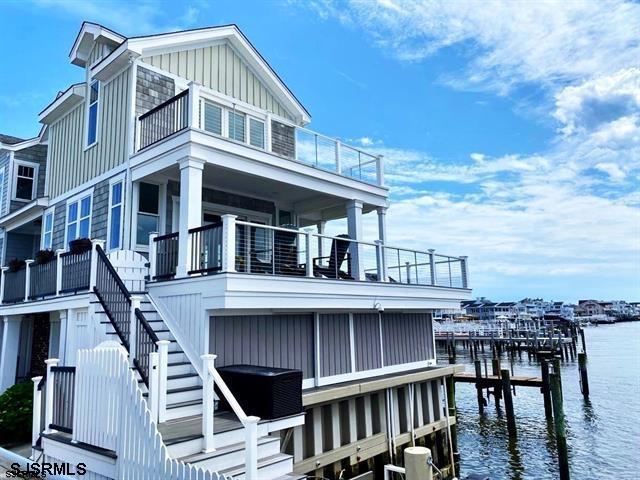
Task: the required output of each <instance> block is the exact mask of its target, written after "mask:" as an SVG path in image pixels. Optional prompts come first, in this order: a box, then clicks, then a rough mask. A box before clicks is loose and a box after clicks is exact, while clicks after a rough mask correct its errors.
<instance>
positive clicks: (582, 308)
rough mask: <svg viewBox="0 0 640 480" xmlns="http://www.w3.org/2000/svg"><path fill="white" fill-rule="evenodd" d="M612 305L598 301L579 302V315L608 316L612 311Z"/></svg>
mask: <svg viewBox="0 0 640 480" xmlns="http://www.w3.org/2000/svg"><path fill="white" fill-rule="evenodd" d="M611 308H612V307H611V304H610V303H608V302H602V301H598V300H578V308H577V313H578V315H579V316H581V317H593V316H600V315H606V314H607V313H608V312H609V311H611Z"/></svg>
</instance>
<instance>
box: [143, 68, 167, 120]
mask: <svg viewBox="0 0 640 480" xmlns="http://www.w3.org/2000/svg"><path fill="white" fill-rule="evenodd" d="M137 77H138V78H137V82H136V116H140V115H142V114H143V113H146V112H148V111H149V110H151V109H152V108H154V107H156V106H158V105H160V104H161V103H162V102H164V101H166V100H169V99H170V98H171V97H173V96H174V95H175V92H176V87H175V84H174V82H173V79H172V78H171V77H167V76H165V75H161V74H159V73H156V72H153V71H151V70H148V69H146V68H142V67H140V66H139V67H138V74H137Z"/></svg>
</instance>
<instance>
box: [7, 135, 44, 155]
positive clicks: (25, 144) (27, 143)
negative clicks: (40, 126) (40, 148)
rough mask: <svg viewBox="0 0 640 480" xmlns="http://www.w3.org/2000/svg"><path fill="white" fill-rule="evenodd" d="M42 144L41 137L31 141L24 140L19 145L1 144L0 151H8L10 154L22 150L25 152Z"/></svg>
mask: <svg viewBox="0 0 640 480" xmlns="http://www.w3.org/2000/svg"><path fill="white" fill-rule="evenodd" d="M39 143H40V137H34V138H30V139H29V140H24V141H22V142H19V143H11V144H9V143H2V142H0V150H8V151H10V152H18V151H20V150H24V149H25V148H29V147H33V146H34V145H38V144H39Z"/></svg>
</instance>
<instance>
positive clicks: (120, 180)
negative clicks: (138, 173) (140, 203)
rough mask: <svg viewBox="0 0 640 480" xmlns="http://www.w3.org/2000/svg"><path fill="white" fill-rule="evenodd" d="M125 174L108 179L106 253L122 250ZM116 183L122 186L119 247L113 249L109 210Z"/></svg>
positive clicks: (111, 207) (111, 208)
mask: <svg viewBox="0 0 640 480" xmlns="http://www.w3.org/2000/svg"><path fill="white" fill-rule="evenodd" d="M125 176H126V175H125V173H124V172H122V173H121V174H119V175H116V176H115V177H111V178H110V179H109V203H108V204H107V238H106V248H107V251H108V252H109V251H111V250H119V249H122V247H123V246H122V244H123V238H124V235H123V231H124V228H123V227H124V209H125V190H126V182H125ZM116 183H121V184H122V189H121V192H120V204H119V205H120V238H119V241H118V243H119V245H118V246H117V247H113V245H111V210H113V205H112V203H111V202H112V195H113V186H114V185H115V184H116Z"/></svg>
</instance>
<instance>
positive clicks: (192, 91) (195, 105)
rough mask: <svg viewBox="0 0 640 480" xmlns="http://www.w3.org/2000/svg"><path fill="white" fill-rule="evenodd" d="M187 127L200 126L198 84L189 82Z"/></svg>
mask: <svg viewBox="0 0 640 480" xmlns="http://www.w3.org/2000/svg"><path fill="white" fill-rule="evenodd" d="M188 118H189V125H188V126H189V127H192V128H200V85H199V84H197V83H196V82H189V117H188Z"/></svg>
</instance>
